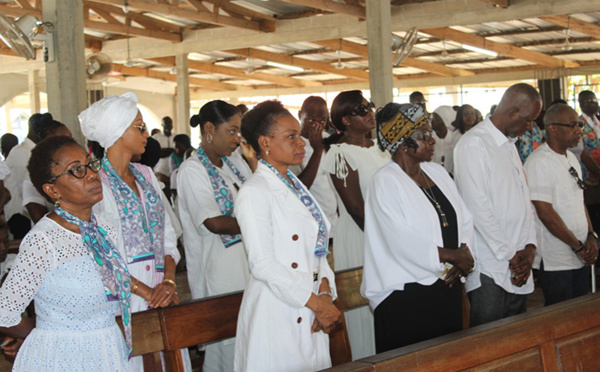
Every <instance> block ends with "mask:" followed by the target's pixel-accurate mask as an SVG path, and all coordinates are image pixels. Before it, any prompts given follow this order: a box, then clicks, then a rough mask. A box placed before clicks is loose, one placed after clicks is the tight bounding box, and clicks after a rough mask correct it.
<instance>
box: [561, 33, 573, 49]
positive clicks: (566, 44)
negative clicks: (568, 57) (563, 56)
mask: <svg viewBox="0 0 600 372" xmlns="http://www.w3.org/2000/svg"><path fill="white" fill-rule="evenodd" d="M561 49H562V50H564V51H565V52H568V51H570V50H572V49H573V45H571V43H570V42H569V38H568V37H567V38H566V40H565V43H564V44H563V46H562V48H561Z"/></svg>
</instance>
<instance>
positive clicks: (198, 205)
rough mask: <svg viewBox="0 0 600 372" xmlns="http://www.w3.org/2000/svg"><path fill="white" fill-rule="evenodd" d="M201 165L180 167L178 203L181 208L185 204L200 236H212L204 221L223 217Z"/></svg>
mask: <svg viewBox="0 0 600 372" xmlns="http://www.w3.org/2000/svg"><path fill="white" fill-rule="evenodd" d="M200 167H202V165H201V164H186V165H182V166H181V167H179V170H178V171H177V173H178V175H177V203H179V206H180V208H182V204H185V209H186V210H187V211H188V213H189V215H190V217H191V219H192V223H193V224H194V226H195V228H196V230H197V231H198V234H200V235H209V234H212V232H210V231H209V230H208V229H207V228H206V227H205V226H204V221H206V220H207V219H209V218H213V217H219V216H221V215H223V213H221V210H220V209H219V206H218V205H217V202H216V201H215V194H214V191H213V189H212V186H211V184H210V180H209V179H208V175H207V174H206V172H205V171H204V170H203V169H200Z"/></svg>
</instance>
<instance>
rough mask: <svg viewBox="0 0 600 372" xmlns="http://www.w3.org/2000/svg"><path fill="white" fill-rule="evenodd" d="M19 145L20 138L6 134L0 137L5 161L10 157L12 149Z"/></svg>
mask: <svg viewBox="0 0 600 372" xmlns="http://www.w3.org/2000/svg"><path fill="white" fill-rule="evenodd" d="M18 144H19V138H17V136H15V135H14V134H12V133H5V134H4V135H2V137H0V148H2V155H3V156H4V159H6V158H7V157H8V154H10V150H12V148H13V147H15V146H16V145H18Z"/></svg>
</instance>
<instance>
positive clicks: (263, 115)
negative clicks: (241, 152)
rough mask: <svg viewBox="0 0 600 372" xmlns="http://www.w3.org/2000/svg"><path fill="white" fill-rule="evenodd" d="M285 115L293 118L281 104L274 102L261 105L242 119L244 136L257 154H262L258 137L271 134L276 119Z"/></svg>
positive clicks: (265, 102)
mask: <svg viewBox="0 0 600 372" xmlns="http://www.w3.org/2000/svg"><path fill="white" fill-rule="evenodd" d="M285 115H289V116H292V114H290V112H289V111H288V110H287V109H286V108H285V107H283V105H282V104H281V102H279V101H275V100H273V101H264V102H261V103H259V104H258V105H256V106H254V108H253V109H252V110H250V111H248V112H247V113H246V114H245V115H244V116H243V117H242V130H241V132H242V136H243V137H244V138H245V139H246V141H247V142H248V143H249V144H250V145H251V146H252V148H253V149H254V151H256V153H257V154H260V153H261V150H260V145H259V144H258V137H260V136H266V135H268V134H269V133H271V129H272V127H273V124H275V121H276V119H277V118H278V117H280V116H285Z"/></svg>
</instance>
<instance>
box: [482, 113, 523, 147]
mask: <svg viewBox="0 0 600 372" xmlns="http://www.w3.org/2000/svg"><path fill="white" fill-rule="evenodd" d="M477 125H485V126H487V127H488V130H489V133H490V135H491V136H492V138H493V139H494V142H495V143H496V145H497V146H498V147H500V146H502V145H504V144H505V143H507V142H508V143H511V144H514V143H515V142H517V138H509V137H507V136H505V135H504V133H502V132H500V129H498V128H496V126H495V125H494V123H492V120H491V119H490V118H488V119H485V120H484V121H483V122H481V123H479V124H477Z"/></svg>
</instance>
